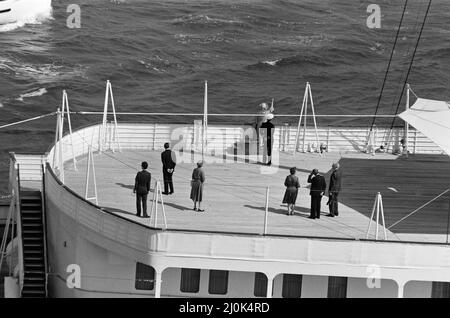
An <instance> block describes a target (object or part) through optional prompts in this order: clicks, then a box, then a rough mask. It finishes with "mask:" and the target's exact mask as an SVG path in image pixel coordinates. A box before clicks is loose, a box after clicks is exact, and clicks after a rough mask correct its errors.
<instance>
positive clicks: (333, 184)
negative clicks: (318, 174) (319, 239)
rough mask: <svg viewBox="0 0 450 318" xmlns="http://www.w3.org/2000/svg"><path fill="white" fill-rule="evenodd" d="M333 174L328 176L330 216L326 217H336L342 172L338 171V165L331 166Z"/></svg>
mask: <svg viewBox="0 0 450 318" xmlns="http://www.w3.org/2000/svg"><path fill="white" fill-rule="evenodd" d="M332 169H333V172H332V173H331V176H330V186H329V187H328V197H329V200H328V207H329V209H330V214H328V215H327V216H331V217H334V216H338V215H339V212H338V195H339V191H341V183H342V172H341V170H340V169H339V163H333V165H332Z"/></svg>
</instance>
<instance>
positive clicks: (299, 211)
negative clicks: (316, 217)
mask: <svg viewBox="0 0 450 318" xmlns="http://www.w3.org/2000/svg"><path fill="white" fill-rule="evenodd" d="M244 207H246V208H249V209H255V210H261V211H266V208H265V207H264V206H262V207H259V206H253V205H249V204H246V205H244ZM268 211H269V212H270V213H277V214H285V215H286V214H287V208H285V209H276V208H271V207H269V208H268ZM309 213H310V210H309V209H307V208H303V207H299V206H296V207H295V213H294V215H297V216H300V217H305V218H307V217H308V216H309Z"/></svg>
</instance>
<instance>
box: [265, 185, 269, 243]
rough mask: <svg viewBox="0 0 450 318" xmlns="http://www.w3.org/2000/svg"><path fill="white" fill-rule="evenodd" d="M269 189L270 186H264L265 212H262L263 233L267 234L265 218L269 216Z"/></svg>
mask: <svg viewBox="0 0 450 318" xmlns="http://www.w3.org/2000/svg"><path fill="white" fill-rule="evenodd" d="M269 191H270V188H269V187H267V188H266V209H265V213H264V235H266V234H267V219H268V216H269Z"/></svg>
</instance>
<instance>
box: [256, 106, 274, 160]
mask: <svg viewBox="0 0 450 318" xmlns="http://www.w3.org/2000/svg"><path fill="white" fill-rule="evenodd" d="M273 111H274V107H273V99H272V105H271V106H270V107H269V104H267V103H261V104H259V105H258V110H257V116H256V123H255V126H256V127H255V128H256V141H257V147H256V149H258V154H259V148H260V147H261V146H262V141H263V140H262V138H261V133H260V129H261V125H262V124H263V123H264V122H266V120H267V115H269V114H272V113H273Z"/></svg>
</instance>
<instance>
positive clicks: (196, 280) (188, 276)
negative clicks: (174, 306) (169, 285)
mask: <svg viewBox="0 0 450 318" xmlns="http://www.w3.org/2000/svg"><path fill="white" fill-rule="evenodd" d="M180 290H181V291H182V292H183V293H198V292H199V290H200V269H196V268H182V269H181V284H180Z"/></svg>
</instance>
